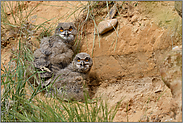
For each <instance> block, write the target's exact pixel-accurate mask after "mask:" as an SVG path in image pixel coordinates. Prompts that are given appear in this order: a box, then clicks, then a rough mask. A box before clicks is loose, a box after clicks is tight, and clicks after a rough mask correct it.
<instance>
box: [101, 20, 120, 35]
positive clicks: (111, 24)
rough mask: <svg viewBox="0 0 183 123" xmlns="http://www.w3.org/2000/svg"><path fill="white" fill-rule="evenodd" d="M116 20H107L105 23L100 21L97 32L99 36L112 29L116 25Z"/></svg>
mask: <svg viewBox="0 0 183 123" xmlns="http://www.w3.org/2000/svg"><path fill="white" fill-rule="evenodd" d="M117 22H118V20H117V19H109V20H106V21H102V22H100V23H99V24H98V31H99V34H100V35H101V34H104V33H106V32H108V31H109V30H111V29H113V28H114V27H115V26H116V25H117Z"/></svg>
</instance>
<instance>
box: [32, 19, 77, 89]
mask: <svg viewBox="0 0 183 123" xmlns="http://www.w3.org/2000/svg"><path fill="white" fill-rule="evenodd" d="M76 35H77V30H76V27H75V26H74V24H73V23H72V22H67V23H66V22H65V23H59V24H58V26H57V27H56V30H55V34H54V35H53V36H51V37H45V38H43V39H42V40H41V44H40V48H39V49H37V50H36V51H35V52H34V57H35V59H34V66H35V68H37V69H39V70H42V71H46V72H44V73H40V77H41V78H45V79H48V78H50V77H52V75H53V74H56V72H57V71H59V70H60V69H63V68H65V67H67V65H69V64H70V62H71V61H72V57H73V55H74V52H73V49H72V48H73V45H74V43H75V42H74V40H75V37H76ZM38 84H40V82H38ZM48 84H49V83H45V82H44V83H42V85H43V86H46V85H48Z"/></svg>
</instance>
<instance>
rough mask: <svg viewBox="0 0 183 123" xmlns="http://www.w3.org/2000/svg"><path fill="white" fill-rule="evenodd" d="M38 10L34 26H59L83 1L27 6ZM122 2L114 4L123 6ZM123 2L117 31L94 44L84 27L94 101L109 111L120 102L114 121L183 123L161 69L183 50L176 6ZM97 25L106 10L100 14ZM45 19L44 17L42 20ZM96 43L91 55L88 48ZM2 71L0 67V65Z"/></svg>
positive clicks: (3, 58)
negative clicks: (177, 48) (173, 51)
mask: <svg viewBox="0 0 183 123" xmlns="http://www.w3.org/2000/svg"><path fill="white" fill-rule="evenodd" d="M38 3H40V4H41V5H40V6H39V7H38V8H36V9H35V11H34V12H33V15H32V16H33V17H36V18H35V19H34V20H35V21H34V23H35V24H39V23H41V22H43V21H45V20H46V19H52V18H54V17H55V18H56V19H54V20H52V21H50V22H48V25H49V24H55V25H56V24H57V22H58V20H59V18H60V17H63V19H60V20H59V21H63V22H64V21H73V20H74V19H75V18H77V17H78V13H76V14H75V15H72V16H71V17H70V18H68V20H66V18H65V17H67V16H68V15H69V14H70V13H72V12H73V11H74V9H75V8H76V6H77V7H79V6H82V5H86V4H87V2H79V1H75V2H72V1H69V2H64V1H60V2H58V1H49V2H46V1H44V2H27V6H28V8H27V9H29V7H30V6H36V5H37V4H38ZM122 3H123V2H120V1H119V2H118V5H122ZM136 3H137V2H127V4H126V3H125V4H124V5H123V7H124V9H121V8H120V7H119V12H120V15H119V14H117V16H116V17H115V18H117V19H118V25H117V32H118V34H116V31H110V32H108V33H106V34H104V35H102V36H100V37H98V36H97V35H96V36H95V39H94V35H93V34H94V25H93V22H92V21H89V22H87V24H86V28H85V29H84V31H85V32H86V35H85V36H83V37H82V39H81V42H82V48H81V51H82V52H87V53H89V54H90V55H91V56H92V58H93V61H94V64H93V67H92V69H91V79H92V81H91V85H90V87H91V90H92V91H93V97H99V96H102V98H103V99H104V100H107V101H108V104H109V105H110V106H114V105H116V104H117V102H119V101H120V100H122V103H121V105H120V108H119V110H118V112H117V115H116V117H115V118H114V122H127V121H130V122H138V121H150V122H166V121H171V122H173V121H175V122H176V121H179V122H180V121H182V117H181V116H182V113H179V114H175V111H174V110H173V107H172V105H173V103H172V100H173V98H172V94H171V90H170V89H169V88H168V87H167V86H166V85H165V84H164V83H163V81H162V79H161V76H160V72H159V66H160V64H161V63H162V61H163V60H164V58H165V56H166V55H167V53H168V52H169V51H170V50H171V49H172V47H173V46H177V45H182V42H181V40H182V38H181V37H180V36H177V30H178V29H179V26H180V25H181V22H182V18H181V17H180V16H179V15H178V14H177V13H176V11H175V9H174V2H172V1H168V2H166V1H162V2H138V4H137V6H135V4H136ZM99 11H100V12H99V13H100V14H99V15H98V16H96V20H97V21H96V23H97V24H98V23H99V22H100V21H101V20H102V19H103V18H104V17H105V16H106V9H99ZM45 15H46V16H45ZM93 41H95V42H94V44H95V45H94V46H95V47H94V50H93V54H92V47H93ZM15 44H16V42H15ZM12 47H13V42H10V44H8V45H7V47H5V48H3V49H1V63H7V62H8V61H9V57H8V56H10V55H11V53H10V48H12ZM1 67H2V64H1Z"/></svg>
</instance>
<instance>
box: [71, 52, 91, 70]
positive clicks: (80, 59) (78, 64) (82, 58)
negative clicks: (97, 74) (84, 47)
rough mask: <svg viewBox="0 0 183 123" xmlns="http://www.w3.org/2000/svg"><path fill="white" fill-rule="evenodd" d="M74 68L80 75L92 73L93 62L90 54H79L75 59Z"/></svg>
mask: <svg viewBox="0 0 183 123" xmlns="http://www.w3.org/2000/svg"><path fill="white" fill-rule="evenodd" d="M72 63H73V66H74V68H75V69H76V70H77V71H78V72H80V73H87V72H89V71H90V69H91V67H92V65H93V61H92V58H91V57H90V55H89V54H87V53H83V52H82V53H78V54H77V55H76V56H75V57H74V59H73V62H72Z"/></svg>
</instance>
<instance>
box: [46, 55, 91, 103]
mask: <svg viewBox="0 0 183 123" xmlns="http://www.w3.org/2000/svg"><path fill="white" fill-rule="evenodd" d="M92 65H93V62H92V58H91V57H90V55H89V54H87V53H79V54H77V55H76V56H75V58H74V59H73V61H72V63H70V65H69V66H68V67H66V68H65V69H61V70H60V71H58V72H57V74H56V76H55V77H54V78H53V79H49V80H48V81H51V82H48V83H52V84H53V85H52V89H51V90H52V91H53V93H54V94H57V97H58V98H63V99H65V100H84V92H88V87H87V83H88V82H89V71H90V69H91V67H92Z"/></svg>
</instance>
